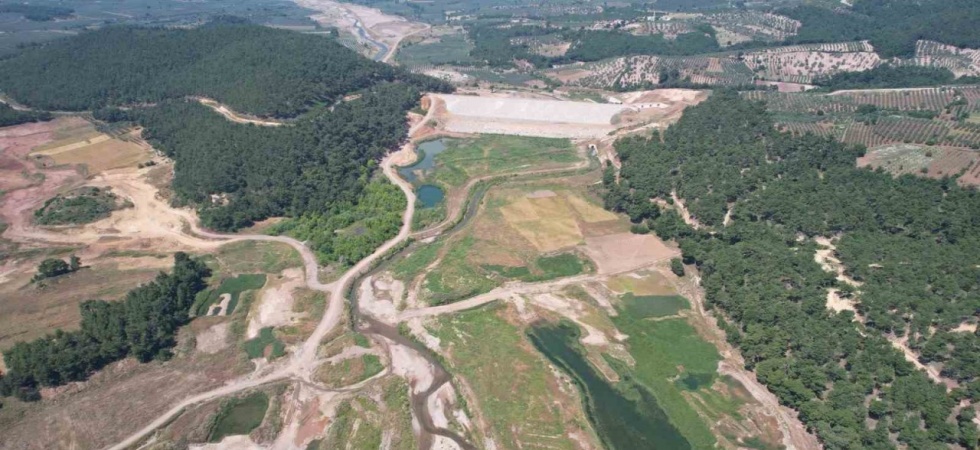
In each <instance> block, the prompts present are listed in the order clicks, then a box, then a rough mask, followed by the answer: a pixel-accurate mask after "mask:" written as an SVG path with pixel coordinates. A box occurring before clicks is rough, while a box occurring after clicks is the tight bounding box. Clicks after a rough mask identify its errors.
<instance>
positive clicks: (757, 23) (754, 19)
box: [703, 10, 801, 46]
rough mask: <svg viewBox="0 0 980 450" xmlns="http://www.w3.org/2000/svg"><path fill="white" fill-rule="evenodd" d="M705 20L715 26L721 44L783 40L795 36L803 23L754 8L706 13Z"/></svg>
mask: <svg viewBox="0 0 980 450" xmlns="http://www.w3.org/2000/svg"><path fill="white" fill-rule="evenodd" d="M703 20H704V21H705V22H707V23H709V24H711V26H712V27H714V29H715V31H716V32H717V33H718V34H717V39H718V44H719V45H721V46H729V45H732V44H738V43H740V42H746V41H753V40H754V41H762V42H779V41H783V40H786V39H787V38H789V37H792V36H795V35H796V32H797V30H799V29H800V25H801V24H800V22H799V21H797V20H793V19H790V18H788V17H785V16H780V15H778V14H772V13H768V12H761V11H752V10H749V11H737V12H719V13H712V14H706V15H704V16H703Z"/></svg>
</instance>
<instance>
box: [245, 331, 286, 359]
mask: <svg viewBox="0 0 980 450" xmlns="http://www.w3.org/2000/svg"><path fill="white" fill-rule="evenodd" d="M242 349H243V350H245V354H247V355H248V359H255V358H262V357H266V358H267V359H269V360H270V361H271V360H273V359H276V358H279V357H281V356H283V355H285V354H286V353H285V352H286V346H285V345H284V344H283V343H282V341H280V340H279V338H277V337H276V335H275V332H274V331H273V330H272V327H266V328H263V329H262V330H261V331H259V335H258V336H256V337H255V338H253V339H249V340H247V341H245V342H244V343H243V344H242Z"/></svg>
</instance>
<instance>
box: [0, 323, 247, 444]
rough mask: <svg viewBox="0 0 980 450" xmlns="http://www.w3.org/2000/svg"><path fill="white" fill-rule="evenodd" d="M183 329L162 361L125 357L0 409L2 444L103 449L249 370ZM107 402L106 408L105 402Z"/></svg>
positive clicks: (233, 351) (234, 353)
mask: <svg viewBox="0 0 980 450" xmlns="http://www.w3.org/2000/svg"><path fill="white" fill-rule="evenodd" d="M189 337H190V333H182V334H181V337H180V339H179V342H180V343H179V344H178V351H177V356H175V357H174V358H173V359H172V360H170V361H168V362H166V363H160V362H152V363H148V364H139V363H137V362H136V361H135V360H133V359H126V360H123V361H120V362H118V363H115V364H112V365H110V366H109V367H107V368H106V369H104V370H102V371H100V372H99V373H97V374H96V375H94V376H93V377H92V378H91V379H89V380H88V381H86V382H84V383H74V384H70V385H67V386H64V387H62V388H58V389H57V390H51V391H46V392H45V400H44V401H42V402H40V403H35V404H29V405H25V404H23V403H19V402H15V401H13V400H10V401H5V405H4V408H3V409H0V429H2V430H3V439H0V449H4V450H6V449H11V450H12V449H18V450H25V449H31V450H33V449H38V450H41V449H45V450H46V449H52V448H102V447H105V446H108V445H110V444H112V443H114V442H118V441H120V440H122V439H123V438H125V437H126V436H128V435H129V434H131V433H133V432H135V431H136V430H137V429H139V428H140V427H142V426H143V425H144V424H146V423H149V422H150V421H151V420H153V419H154V418H156V417H157V416H158V415H160V414H162V413H163V412H164V411H166V410H167V409H169V408H170V407H171V406H172V405H173V404H174V403H176V402H178V401H179V400H182V399H184V398H186V397H189V396H191V395H194V394H196V393H199V392H203V391H206V390H208V389H213V388H216V387H218V386H221V385H222V384H224V382H226V381H227V380H230V379H232V378H234V377H235V376H238V375H241V374H242V373H243V371H244V370H247V368H246V367H245V365H244V364H241V359H240V358H239V357H238V352H239V350H238V349H237V348H234V347H231V348H228V349H225V350H223V351H221V352H219V353H216V354H213V355H205V354H200V353H193V352H191V351H190V350H188V349H189V348H190V347H191V345H190V344H191V340H190V339H189ZM107 406H108V407H107Z"/></svg>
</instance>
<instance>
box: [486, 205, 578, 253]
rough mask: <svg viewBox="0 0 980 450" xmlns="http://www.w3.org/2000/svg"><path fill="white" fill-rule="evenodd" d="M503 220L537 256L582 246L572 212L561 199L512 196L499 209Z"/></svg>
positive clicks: (573, 211) (575, 219)
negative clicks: (533, 249)
mask: <svg viewBox="0 0 980 450" xmlns="http://www.w3.org/2000/svg"><path fill="white" fill-rule="evenodd" d="M500 212H501V214H503V217H504V219H505V220H506V221H507V223H508V224H510V226H511V227H513V228H514V229H515V230H517V231H518V232H519V233H520V234H521V236H524V238H526V239H527V240H528V241H530V242H531V243H532V244H533V245H534V247H535V248H537V249H538V250H539V251H541V252H552V251H555V250H558V249H561V248H565V247H570V246H574V245H578V244H580V243H582V231H581V230H580V229H579V227H578V220H577V217H576V215H575V210H574V209H572V207H571V206H570V205H569V203H568V201H567V200H566V198H565V197H563V196H554V197H543V198H527V196H526V195H523V193H519V194H516V195H512V196H510V197H509V198H508V203H507V204H506V205H505V206H503V207H502V208H500Z"/></svg>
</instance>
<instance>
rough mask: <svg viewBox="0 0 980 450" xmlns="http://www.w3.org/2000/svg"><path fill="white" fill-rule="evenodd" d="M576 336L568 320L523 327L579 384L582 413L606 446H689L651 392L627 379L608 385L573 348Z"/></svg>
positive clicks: (616, 449) (620, 449)
mask: <svg viewBox="0 0 980 450" xmlns="http://www.w3.org/2000/svg"><path fill="white" fill-rule="evenodd" d="M579 336H580V331H579V329H578V327H576V326H575V325H574V324H570V323H567V322H561V323H559V324H541V325H536V326H534V327H532V328H531V329H530V330H529V331H528V337H529V338H530V340H531V342H532V343H533V344H534V346H535V347H536V348H537V349H538V351H540V352H541V353H543V354H544V355H545V357H547V358H548V360H550V361H551V362H552V363H553V364H555V365H556V366H557V367H559V368H560V369H561V370H562V371H564V372H565V373H566V374H568V375H569V376H570V377H571V378H572V379H573V380H574V381H575V383H576V384H577V385H578V387H579V389H580V390H581V392H582V396H583V398H584V399H585V400H584V402H585V411H586V414H588V416H589V420H590V421H591V422H592V425H593V427H594V428H595V430H596V433H597V434H598V436H599V438H600V439H601V440H602V442H603V444H604V445H605V446H606V447H607V448H608V449H610V450H635V449H648V450H686V449H690V448H691V444H690V442H688V441H687V439H685V438H684V436H683V435H681V433H680V431H678V430H677V428H676V427H675V426H674V425H673V424H672V423H671V422H670V420H669V419H668V417H667V414H666V413H665V412H664V410H663V409H662V408H661V407H660V405H658V404H657V399H656V398H655V397H654V396H653V394H652V393H651V392H650V391H648V390H647V389H646V388H645V387H643V386H642V385H639V384H636V383H634V382H632V381H630V379H628V378H624V379H623V381H621V382H620V383H618V384H617V385H616V386H613V385H611V384H609V383H608V382H606V380H605V379H604V378H603V377H602V375H600V374H599V373H597V372H596V371H595V369H593V368H592V366H591V364H590V363H589V362H588V360H586V359H585V357H584V356H583V355H582V353H580V352H579V350H578V349H577V346H578V339H579Z"/></svg>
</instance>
